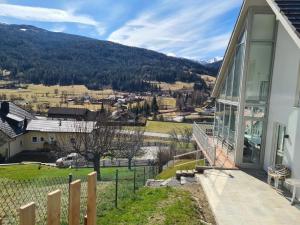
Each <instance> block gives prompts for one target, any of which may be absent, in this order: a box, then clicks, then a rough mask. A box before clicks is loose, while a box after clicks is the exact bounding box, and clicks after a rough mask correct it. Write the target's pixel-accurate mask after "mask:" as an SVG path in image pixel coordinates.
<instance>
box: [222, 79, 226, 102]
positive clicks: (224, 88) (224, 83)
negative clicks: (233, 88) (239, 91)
mask: <svg viewBox="0 0 300 225" xmlns="http://www.w3.org/2000/svg"><path fill="white" fill-rule="evenodd" d="M226 81H227V80H224V81H223V84H222V88H221V94H220V98H222V99H224V98H225V95H226Z"/></svg>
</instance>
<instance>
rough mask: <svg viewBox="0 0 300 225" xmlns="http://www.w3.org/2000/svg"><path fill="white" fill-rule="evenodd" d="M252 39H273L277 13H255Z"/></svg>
mask: <svg viewBox="0 0 300 225" xmlns="http://www.w3.org/2000/svg"><path fill="white" fill-rule="evenodd" d="M252 23H253V26H252V34H251V39H255V40H272V39H273V35H274V24H275V15H273V14H254V15H253V22H252Z"/></svg>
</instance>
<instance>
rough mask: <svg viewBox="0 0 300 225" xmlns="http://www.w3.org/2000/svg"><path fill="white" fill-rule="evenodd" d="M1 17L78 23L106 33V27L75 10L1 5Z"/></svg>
mask: <svg viewBox="0 0 300 225" xmlns="http://www.w3.org/2000/svg"><path fill="white" fill-rule="evenodd" d="M0 9H1V10H0V16H3V17H13V18H17V19H21V20H27V21H41V22H55V23H59V22H62V23H78V24H83V25H89V26H93V27H95V28H96V29H97V31H98V33H99V34H103V33H104V32H105V28H104V25H103V24H101V23H99V22H97V21H96V20H94V19H93V18H91V17H89V16H87V15H76V14H75V12H74V10H62V9H54V8H42V7H32V6H22V5H12V4H0Z"/></svg>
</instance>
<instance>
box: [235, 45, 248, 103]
mask: <svg viewBox="0 0 300 225" xmlns="http://www.w3.org/2000/svg"><path fill="white" fill-rule="evenodd" d="M244 56H245V44H244V43H242V44H239V45H238V46H237V48H236V58H235V70H234V78H233V87H232V100H234V101H237V100H238V97H239V93H240V82H241V77H242V74H243V68H244V67H243V65H244V58H245V57H244Z"/></svg>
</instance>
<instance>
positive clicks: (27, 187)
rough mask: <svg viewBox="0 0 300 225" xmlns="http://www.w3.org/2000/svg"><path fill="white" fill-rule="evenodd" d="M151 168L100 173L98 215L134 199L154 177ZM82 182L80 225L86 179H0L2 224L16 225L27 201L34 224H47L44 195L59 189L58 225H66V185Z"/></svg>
mask: <svg viewBox="0 0 300 225" xmlns="http://www.w3.org/2000/svg"><path fill="white" fill-rule="evenodd" d="M156 173H157V169H156V167H154V166H148V167H136V168H133V169H132V170H126V169H124V168H123V169H118V168H115V169H113V170H112V171H111V173H107V174H103V175H102V176H101V180H100V181H98V182H97V215H98V217H101V216H104V215H105V214H106V213H108V212H109V211H110V210H112V209H114V208H116V207H119V205H120V203H121V202H122V201H123V200H126V199H128V198H133V197H135V195H136V190H137V189H139V188H140V187H142V186H144V185H145V182H146V180H147V179H150V178H153V177H155V176H156ZM78 179H80V180H81V195H80V196H81V197H80V202H81V204H80V207H81V208H80V218H81V223H83V219H84V216H85V214H86V202H87V176H60V177H53V178H52V177H51V178H34V179H17V180H14V179H7V178H0V218H2V224H4V225H14V224H18V223H19V222H18V220H19V218H18V209H19V208H20V207H21V206H22V205H24V204H27V203H29V202H35V203H36V224H39V225H43V224H46V217H47V194H48V193H49V192H52V191H54V190H57V189H60V190H61V192H62V195H61V196H62V199H61V206H62V207H61V218H62V221H61V224H68V222H67V221H68V207H69V184H70V182H72V181H75V180H78Z"/></svg>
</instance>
